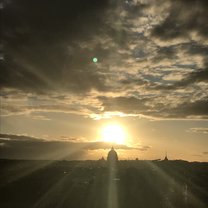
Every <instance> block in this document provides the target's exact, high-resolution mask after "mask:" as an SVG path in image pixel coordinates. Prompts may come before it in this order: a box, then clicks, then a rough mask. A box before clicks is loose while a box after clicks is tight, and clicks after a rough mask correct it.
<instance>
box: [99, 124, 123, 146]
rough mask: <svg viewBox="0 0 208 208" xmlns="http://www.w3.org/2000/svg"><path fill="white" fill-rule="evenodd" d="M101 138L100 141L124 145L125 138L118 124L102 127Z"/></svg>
mask: <svg viewBox="0 0 208 208" xmlns="http://www.w3.org/2000/svg"><path fill="white" fill-rule="evenodd" d="M101 136H102V141H105V142H111V143H116V144H124V143H125V137H126V135H125V131H124V129H123V128H122V127H121V126H120V125H118V124H109V125H107V126H105V127H103V128H102V131H101Z"/></svg>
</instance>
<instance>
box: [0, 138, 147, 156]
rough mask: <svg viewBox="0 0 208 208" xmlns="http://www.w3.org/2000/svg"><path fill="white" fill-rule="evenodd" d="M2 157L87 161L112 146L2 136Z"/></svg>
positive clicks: (126, 148) (103, 143) (75, 139)
mask: <svg viewBox="0 0 208 208" xmlns="http://www.w3.org/2000/svg"><path fill="white" fill-rule="evenodd" d="M0 144H1V145H0V149H1V151H0V157H1V158H10V159H14V158H15V159H17V158H18V159H53V160H57V159H69V160H72V159H86V158H87V157H88V155H87V154H88V151H93V150H108V149H109V148H110V147H111V144H109V143H105V142H97V141H95V142H88V141H84V140H80V139H79V138H67V139H59V140H57V139H56V140H53V139H51V140H49V139H41V138H36V137H30V136H25V135H12V134H0ZM115 148H116V149H117V150H138V151H147V150H148V149H149V148H150V147H149V146H137V147H130V146H127V145H115Z"/></svg>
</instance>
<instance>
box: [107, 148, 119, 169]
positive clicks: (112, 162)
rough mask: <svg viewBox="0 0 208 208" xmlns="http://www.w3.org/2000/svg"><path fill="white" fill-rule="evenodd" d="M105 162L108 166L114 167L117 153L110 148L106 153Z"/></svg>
mask: <svg viewBox="0 0 208 208" xmlns="http://www.w3.org/2000/svg"><path fill="white" fill-rule="evenodd" d="M107 162H108V165H110V166H115V165H116V164H117V162H118V155H117V152H116V151H115V150H114V148H113V147H112V148H111V150H110V151H109V152H108V156H107Z"/></svg>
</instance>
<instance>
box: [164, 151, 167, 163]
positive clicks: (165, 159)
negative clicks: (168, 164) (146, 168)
mask: <svg viewBox="0 0 208 208" xmlns="http://www.w3.org/2000/svg"><path fill="white" fill-rule="evenodd" d="M164 161H168V156H167V152H166V154H165V158H164Z"/></svg>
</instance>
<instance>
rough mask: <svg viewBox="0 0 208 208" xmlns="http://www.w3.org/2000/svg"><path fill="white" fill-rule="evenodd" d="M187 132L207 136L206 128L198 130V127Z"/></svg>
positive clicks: (207, 129)
mask: <svg viewBox="0 0 208 208" xmlns="http://www.w3.org/2000/svg"><path fill="white" fill-rule="evenodd" d="M189 132H193V133H200V134H208V128H200V127H198V128H197V127H196V128H190V129H189Z"/></svg>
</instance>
